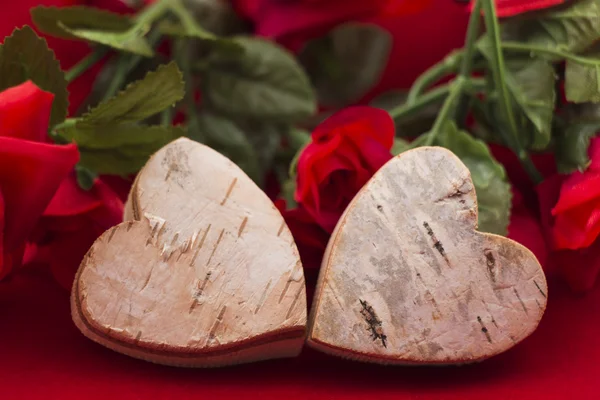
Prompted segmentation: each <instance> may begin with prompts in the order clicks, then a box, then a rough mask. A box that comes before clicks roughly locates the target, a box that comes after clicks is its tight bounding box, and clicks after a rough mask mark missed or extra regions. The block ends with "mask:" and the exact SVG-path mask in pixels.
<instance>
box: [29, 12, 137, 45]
mask: <svg viewBox="0 0 600 400" xmlns="http://www.w3.org/2000/svg"><path fill="white" fill-rule="evenodd" d="M31 18H32V20H33V22H34V23H35V25H36V26H37V27H38V28H39V30H40V31H42V32H44V33H47V34H49V35H52V36H56V37H60V38H65V39H77V38H78V37H77V36H74V35H73V34H71V33H70V32H69V30H70V29H71V30H72V29H88V30H98V31H107V32H124V31H126V30H128V29H129V28H131V27H132V25H133V23H132V22H131V20H130V19H129V18H128V17H127V16H125V15H121V14H116V13H112V12H109V11H105V10H100V9H98V8H94V7H85V6H73V7H60V8H58V7H44V6H38V7H34V8H32V9H31ZM64 27H67V30H65V29H64Z"/></svg>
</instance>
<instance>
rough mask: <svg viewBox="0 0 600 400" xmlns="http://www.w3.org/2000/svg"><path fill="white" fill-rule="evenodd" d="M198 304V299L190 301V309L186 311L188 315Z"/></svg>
mask: <svg viewBox="0 0 600 400" xmlns="http://www.w3.org/2000/svg"><path fill="white" fill-rule="evenodd" d="M198 304H200V303H199V302H198V299H194V300H192V304H190V308H189V310H188V314H191V313H193V312H194V310H195V309H196V306H197V305H198Z"/></svg>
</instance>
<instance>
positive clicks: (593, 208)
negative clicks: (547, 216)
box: [552, 138, 600, 250]
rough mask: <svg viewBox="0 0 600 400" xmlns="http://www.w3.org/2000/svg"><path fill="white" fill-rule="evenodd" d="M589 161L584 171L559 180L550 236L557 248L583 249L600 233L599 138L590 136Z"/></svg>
mask: <svg viewBox="0 0 600 400" xmlns="http://www.w3.org/2000/svg"><path fill="white" fill-rule="evenodd" d="M589 156H590V160H591V161H592V162H591V164H590V166H589V168H588V169H587V170H586V171H585V172H574V173H572V174H571V175H569V176H568V177H566V178H565V180H564V181H563V182H562V185H561V188H560V196H559V198H558V202H557V203H556V205H555V206H554V208H553V209H552V216H553V217H554V227H553V230H552V232H553V237H554V244H555V247H556V248H557V249H570V250H576V249H584V248H587V247H589V246H590V245H591V244H592V243H594V242H595V241H596V239H597V238H598V235H599V234H600V140H599V138H595V139H592V142H591V145H590V148H589Z"/></svg>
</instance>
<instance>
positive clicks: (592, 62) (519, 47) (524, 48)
mask: <svg viewBox="0 0 600 400" xmlns="http://www.w3.org/2000/svg"><path fill="white" fill-rule="evenodd" d="M502 48H503V49H504V50H508V51H515V52H520V53H527V54H531V53H534V54H538V55H548V56H552V57H553V58H557V59H566V60H571V61H575V62H577V63H578V64H582V65H588V66H591V67H595V66H597V65H598V62H597V59H592V58H587V57H581V56H578V55H577V54H573V53H569V52H566V51H562V50H557V49H553V48H547V47H542V46H535V45H531V44H525V43H519V42H502Z"/></svg>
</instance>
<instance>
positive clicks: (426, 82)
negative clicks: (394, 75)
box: [406, 51, 463, 104]
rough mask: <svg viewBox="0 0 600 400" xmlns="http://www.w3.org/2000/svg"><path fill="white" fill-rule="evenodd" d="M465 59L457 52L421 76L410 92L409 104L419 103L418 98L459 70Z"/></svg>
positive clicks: (407, 101) (461, 53)
mask: <svg viewBox="0 0 600 400" xmlns="http://www.w3.org/2000/svg"><path fill="white" fill-rule="evenodd" d="M462 57H463V52H462V51H455V52H452V53H450V54H449V55H448V56H446V58H444V60H442V61H441V62H439V63H437V64H435V65H434V66H433V67H431V68H429V69H428V70H427V71H425V72H424V73H423V74H422V75H421V76H419V77H418V78H417V79H416V80H415V82H414V83H413V85H412V87H411V88H410V91H409V92H408V98H407V100H406V103H407V104H411V103H414V102H416V101H417V98H418V97H419V96H421V94H422V93H423V92H425V91H426V90H427V89H428V88H429V87H431V86H433V84H435V83H436V82H438V81H439V80H440V79H442V78H443V77H445V76H448V75H450V74H452V73H454V72H456V71H457V70H458V67H459V65H460V63H461V60H462Z"/></svg>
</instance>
